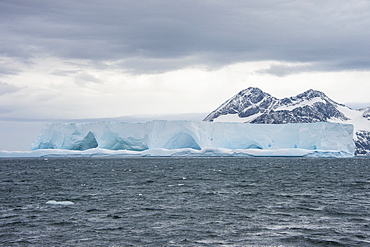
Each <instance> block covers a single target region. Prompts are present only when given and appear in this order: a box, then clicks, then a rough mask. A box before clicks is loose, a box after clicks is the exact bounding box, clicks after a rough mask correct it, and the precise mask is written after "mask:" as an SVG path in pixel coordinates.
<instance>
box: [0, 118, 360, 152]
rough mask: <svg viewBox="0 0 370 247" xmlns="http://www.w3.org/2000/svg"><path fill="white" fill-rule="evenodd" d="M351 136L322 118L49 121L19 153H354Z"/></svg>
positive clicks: (347, 127) (345, 126) (346, 128)
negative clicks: (309, 120) (283, 120)
mask: <svg viewBox="0 0 370 247" xmlns="http://www.w3.org/2000/svg"><path fill="white" fill-rule="evenodd" d="M352 136H353V126H352V125H349V124H339V123H324V122H319V123H304V124H281V125H276V124H248V123H231V122H200V121H199V122H196V121H165V120H155V121H150V122H146V123H125V122H96V123H87V124H82V123H80V124H79V123H52V124H45V125H44V126H43V128H42V131H41V134H40V136H38V137H37V138H36V139H35V141H34V142H33V143H32V147H31V148H32V150H33V151H30V152H29V153H23V154H18V155H19V156H22V155H24V156H27V155H28V156H38V157H40V156H44V157H47V156H63V155H65V156H88V157H91V156H301V157H302V156H303V157H353V156H354V151H355V146H354V142H353V139H352ZM6 155H7V154H6V153H4V152H0V156H6ZM8 155H9V154H8Z"/></svg>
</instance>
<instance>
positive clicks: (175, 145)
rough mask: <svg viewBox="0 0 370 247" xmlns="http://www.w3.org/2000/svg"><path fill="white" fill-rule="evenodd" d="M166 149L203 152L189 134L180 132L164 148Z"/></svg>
mask: <svg viewBox="0 0 370 247" xmlns="http://www.w3.org/2000/svg"><path fill="white" fill-rule="evenodd" d="M163 148H166V149H180V148H192V149H196V150H201V147H200V146H199V145H198V143H197V142H196V141H195V139H194V138H193V137H192V136H191V135H189V134H188V133H184V132H180V133H177V134H175V135H173V136H172V137H171V138H170V139H169V140H168V141H167V142H166V144H165V145H164V146H163Z"/></svg>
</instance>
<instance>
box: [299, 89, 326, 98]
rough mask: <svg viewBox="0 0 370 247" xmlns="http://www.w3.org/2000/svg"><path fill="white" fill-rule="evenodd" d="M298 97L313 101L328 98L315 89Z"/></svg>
mask: <svg viewBox="0 0 370 247" xmlns="http://www.w3.org/2000/svg"><path fill="white" fill-rule="evenodd" d="M296 97H297V98H307V99H312V98H316V97H319V98H327V96H326V95H325V94H324V93H323V92H321V91H318V90H314V89H309V90H307V91H305V92H303V93H301V94H298V95H297V96H296Z"/></svg>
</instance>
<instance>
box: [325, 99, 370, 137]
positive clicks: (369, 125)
mask: <svg viewBox="0 0 370 247" xmlns="http://www.w3.org/2000/svg"><path fill="white" fill-rule="evenodd" d="M337 109H338V110H339V111H340V112H342V113H343V114H344V115H345V116H346V117H347V118H349V120H345V121H343V120H341V119H334V118H332V119H329V120H328V121H330V122H332V123H345V124H352V125H353V126H354V137H355V138H356V132H357V131H359V130H366V131H370V121H369V120H367V119H366V118H364V117H363V116H362V115H363V114H364V111H365V110H366V109H362V110H353V109H351V108H348V107H346V106H341V105H338V106H337Z"/></svg>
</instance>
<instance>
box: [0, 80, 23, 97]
mask: <svg viewBox="0 0 370 247" xmlns="http://www.w3.org/2000/svg"><path fill="white" fill-rule="evenodd" d="M19 90H20V89H19V88H18V87H16V86H13V85H10V84H8V83H4V82H0V95H3V94H8V93H14V92H17V91H19Z"/></svg>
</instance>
